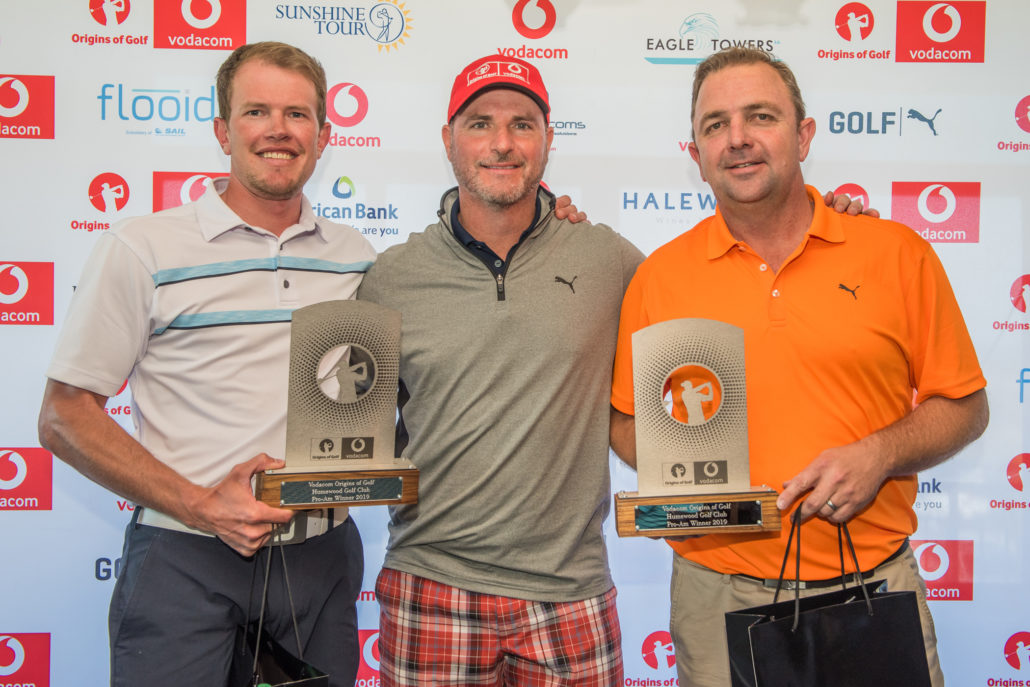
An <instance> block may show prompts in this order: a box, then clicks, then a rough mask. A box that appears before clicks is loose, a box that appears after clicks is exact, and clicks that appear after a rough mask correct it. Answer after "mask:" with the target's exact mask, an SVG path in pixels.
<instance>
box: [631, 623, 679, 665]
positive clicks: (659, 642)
mask: <svg viewBox="0 0 1030 687" xmlns="http://www.w3.org/2000/svg"><path fill="white" fill-rule="evenodd" d="M640 657H641V658H643V659H644V663H646V664H647V665H648V666H649V667H650V668H653V669H654V670H662V669H665V668H671V667H672V666H674V665H676V651H675V649H674V648H673V646H672V635H670V634H669V633H668V632H666V631H665V630H659V631H658V632H652V633H651V634H649V635H648V636H647V637H645V638H644V643H643V644H642V645H641V647H640Z"/></svg>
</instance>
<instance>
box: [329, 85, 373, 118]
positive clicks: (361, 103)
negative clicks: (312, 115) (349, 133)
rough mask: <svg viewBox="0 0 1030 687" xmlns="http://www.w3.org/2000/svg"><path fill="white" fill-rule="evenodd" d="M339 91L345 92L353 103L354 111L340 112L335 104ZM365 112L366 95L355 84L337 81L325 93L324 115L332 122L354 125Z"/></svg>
mask: <svg viewBox="0 0 1030 687" xmlns="http://www.w3.org/2000/svg"><path fill="white" fill-rule="evenodd" d="M341 91H342V92H345V93H347V94H348V95H349V96H350V97H351V99H352V100H353V101H354V103H355V105H354V112H353V114H351V115H348V116H344V115H342V114H340V110H339V108H337V106H336V98H337V96H338V95H339V94H340V92H341ZM367 114H368V96H367V95H365V91H363V90H361V87H360V86H358V85H357V84H352V83H338V84H336V85H335V86H333V87H332V88H330V89H329V92H328V93H327V94H326V116H327V117H328V118H329V121H331V122H332V123H333V124H337V125H339V126H354V125H355V124H358V123H360V122H361V120H363V119H364V118H365V115H367Z"/></svg>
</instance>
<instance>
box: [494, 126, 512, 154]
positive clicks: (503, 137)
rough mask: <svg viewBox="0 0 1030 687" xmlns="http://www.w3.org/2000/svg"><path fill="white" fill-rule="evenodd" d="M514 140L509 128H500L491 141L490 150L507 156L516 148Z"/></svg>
mask: <svg viewBox="0 0 1030 687" xmlns="http://www.w3.org/2000/svg"><path fill="white" fill-rule="evenodd" d="M514 147H515V145H514V138H513V137H512V135H511V132H510V131H508V128H507V127H503V126H502V127H498V129H497V132H496V133H495V134H494V136H493V140H491V141H490V148H491V149H492V150H493V151H494V152H495V153H499V154H502V155H503V154H505V153H509V152H511V150H512V148H514Z"/></svg>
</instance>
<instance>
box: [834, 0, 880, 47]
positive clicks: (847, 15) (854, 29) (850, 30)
mask: <svg viewBox="0 0 1030 687" xmlns="http://www.w3.org/2000/svg"><path fill="white" fill-rule="evenodd" d="M833 23H834V28H836V29H837V33H838V34H840V37H841V38H843V39H844V40H846V41H848V42H851V43H854V42H856V41H864V40H865V39H866V38H869V34H871V33H872V32H873V13H872V11H871V10H870V9H869V8H868V7H866V6H865V5H863V4H862V3H860V2H849V3H848V4H846V5H844V6H843V7H841V8H840V9H839V10H837V16H836V17H834V20H833Z"/></svg>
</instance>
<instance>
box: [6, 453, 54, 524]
mask: <svg viewBox="0 0 1030 687" xmlns="http://www.w3.org/2000/svg"><path fill="white" fill-rule="evenodd" d="M53 475H54V457H53V456H52V455H51V454H50V453H49V452H48V451H46V450H45V449H41V448H0V511H2V510H50V509H51V508H52V506H53V491H54V489H53V481H54V480H53Z"/></svg>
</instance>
